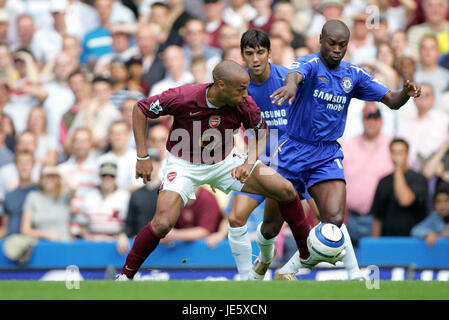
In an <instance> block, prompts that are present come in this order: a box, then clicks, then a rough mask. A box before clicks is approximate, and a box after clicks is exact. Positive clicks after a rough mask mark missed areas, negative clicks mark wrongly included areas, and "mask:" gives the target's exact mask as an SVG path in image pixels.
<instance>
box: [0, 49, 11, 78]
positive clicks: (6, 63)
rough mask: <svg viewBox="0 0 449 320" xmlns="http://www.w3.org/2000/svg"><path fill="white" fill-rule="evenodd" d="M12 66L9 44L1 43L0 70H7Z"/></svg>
mask: <svg viewBox="0 0 449 320" xmlns="http://www.w3.org/2000/svg"><path fill="white" fill-rule="evenodd" d="M10 66H11V54H10V53H9V49H8V46H7V45H0V70H2V71H5V72H6V70H7V69H8V68H9V67H10Z"/></svg>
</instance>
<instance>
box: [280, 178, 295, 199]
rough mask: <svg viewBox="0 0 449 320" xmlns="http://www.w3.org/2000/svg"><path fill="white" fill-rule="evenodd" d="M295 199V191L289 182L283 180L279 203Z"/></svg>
mask: <svg viewBox="0 0 449 320" xmlns="http://www.w3.org/2000/svg"><path fill="white" fill-rule="evenodd" d="M295 197H296V190H295V188H294V187H293V185H292V184H291V182H290V181H288V180H285V181H284V182H283V184H282V188H281V189H280V192H279V201H281V202H283V201H289V200H292V199H294V198H295Z"/></svg>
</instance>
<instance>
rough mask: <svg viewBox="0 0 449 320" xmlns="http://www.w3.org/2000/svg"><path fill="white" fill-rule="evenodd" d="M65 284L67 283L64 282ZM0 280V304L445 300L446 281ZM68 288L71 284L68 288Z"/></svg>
mask: <svg viewBox="0 0 449 320" xmlns="http://www.w3.org/2000/svg"><path fill="white" fill-rule="evenodd" d="M69 284H70V283H69ZM71 285H72V287H73V288H72V289H68V288H67V286H66V283H65V282H60V281H58V282H57V281H6V280H4V281H0V300H9V299H14V300H29V299H30V300H233V301H235V300H342V299H343V300H449V282H438V281H419V280H410V281H380V282H379V289H368V288H367V287H366V284H365V282H362V281H305V280H301V281H259V282H252V281H251V282H250V281H190V280H170V281H129V282H115V281H112V280H104V281H103V280H88V281H81V282H79V289H77V288H76V286H73V284H71ZM69 287H70V285H69Z"/></svg>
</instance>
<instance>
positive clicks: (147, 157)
mask: <svg viewBox="0 0 449 320" xmlns="http://www.w3.org/2000/svg"><path fill="white" fill-rule="evenodd" d="M149 159H150V156H149V155H148V154H147V155H145V156H143V157H139V156H137V160H138V161H144V160H149Z"/></svg>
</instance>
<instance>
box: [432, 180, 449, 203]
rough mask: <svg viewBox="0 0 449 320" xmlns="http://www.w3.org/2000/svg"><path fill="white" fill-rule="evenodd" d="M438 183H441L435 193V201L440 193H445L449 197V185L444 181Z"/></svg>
mask: <svg viewBox="0 0 449 320" xmlns="http://www.w3.org/2000/svg"><path fill="white" fill-rule="evenodd" d="M438 182H439V183H437V186H436V188H435V192H434V193H433V200H435V199H436V197H437V195H439V194H440V193H444V194H447V195H449V183H447V182H446V181H444V180H440V181H438Z"/></svg>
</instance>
